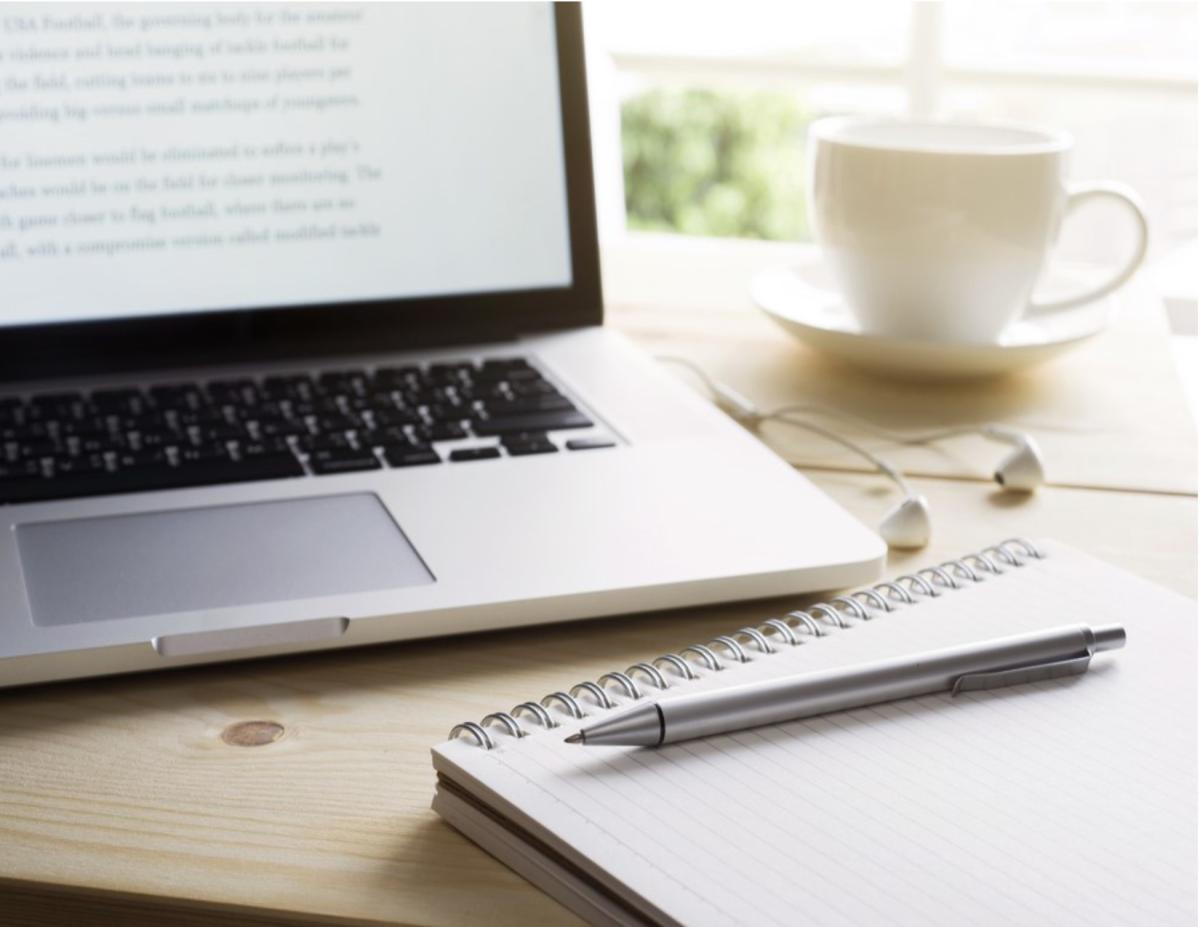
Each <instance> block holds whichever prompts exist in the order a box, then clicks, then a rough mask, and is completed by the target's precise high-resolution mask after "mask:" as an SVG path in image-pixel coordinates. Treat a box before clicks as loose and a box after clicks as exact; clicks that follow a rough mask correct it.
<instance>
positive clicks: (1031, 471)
mask: <svg viewBox="0 0 1200 927" xmlns="http://www.w3.org/2000/svg"><path fill="white" fill-rule="evenodd" d="M980 430H981V431H982V432H983V434H985V435H986V436H987V437H989V438H994V439H996V440H997V441H1005V442H1008V443H1009V444H1012V445H1015V446H1014V447H1013V449H1012V450H1011V451H1010V452H1009V453H1008V455H1007V456H1005V458H1004V459H1003V460H1002V461H1000V463H999V465H997V467H996V472H995V480H996V482H997V483H999V484H1000V485H1001V486H1003V487H1004V488H1005V489H1014V490H1017V491H1019V492H1033V491H1034V490H1035V489H1037V488H1038V487H1039V486H1041V485H1042V484H1043V483H1044V482H1046V471H1045V468H1044V467H1043V466H1042V455H1041V452H1040V451H1039V450H1038V446H1037V444H1035V443H1034V440H1033V438H1031V437H1029V435H1026V434H1022V433H1021V432H1019V431H1010V430H1008V429H1006V428H1000V427H999V426H996V425H986V426H984V427H983V428H982V429H980Z"/></svg>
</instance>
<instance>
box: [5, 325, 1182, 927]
mask: <svg viewBox="0 0 1200 927" xmlns="http://www.w3.org/2000/svg"><path fill="white" fill-rule="evenodd" d="M616 316H617V318H618V319H620V320H622V322H623V324H624V325H625V327H626V328H627V330H629V331H630V332H631V333H632V334H634V335H635V337H638V338H640V339H642V340H643V342H644V343H645V344H647V345H649V346H651V347H657V346H661V345H664V344H666V345H670V346H673V348H674V349H676V350H683V349H684V348H686V347H687V346H688V345H692V346H694V347H695V346H699V347H698V348H697V349H698V350H699V349H700V348H703V349H704V350H710V349H712V348H713V345H714V344H715V343H718V342H719V339H718V338H717V336H716V335H714V332H716V331H719V330H721V329H722V326H726V325H728V324H730V322H729V319H728V318H723V317H722V318H719V319H718V321H717V322H716V323H713V324H712V325H706V324H705V323H704V321H703V319H699V320H697V319H696V318H691V317H689V316H687V315H686V314H683V313H679V312H676V313H675V314H674V315H669V314H668V315H665V316H664V315H663V314H662V311H661V310H660V309H655V310H649V309H647V310H644V311H638V310H635V309H626V310H622V311H619V312H617V313H616ZM664 318H666V319H668V320H669V324H668V323H664V321H663V320H664ZM758 321H761V320H755V321H754V322H751V321H749V320H748V319H743V320H742V321H741V322H740V323H736V324H737V325H739V326H741V327H738V328H737V330H738V331H740V332H742V336H743V337H742V338H740V339H732V340H729V341H727V342H726V347H725V349H724V351H725V353H724V354H719V353H712V354H711V355H710V359H711V360H713V362H714V363H721V364H723V365H724V369H727V370H728V371H730V372H731V374H733V375H737V376H741V375H742V372H746V376H747V377H749V376H750V373H751V372H754V377H755V378H756V379H755V380H754V381H753V382H754V383H755V384H763V389H764V392H766V391H767V390H768V387H769V389H770V391H772V392H771V395H772V396H785V395H791V396H793V397H796V398H802V397H803V396H804V395H805V392H804V391H807V390H811V389H813V388H815V387H814V384H815V383H818V382H819V381H820V378H819V377H817V376H816V374H814V373H809V372H805V371H803V369H802V368H804V366H805V365H807V364H809V363H810V362H811V361H812V359H811V358H810V357H807V356H806V355H805V354H803V353H802V352H801V353H797V352H796V349H795V346H794V345H792V344H791V343H790V342H788V341H787V340H786V336H784V335H783V334H782V333H779V332H774V331H773V330H770V328H769V327H768V329H767V330H763V329H761V327H756V326H757V325H758ZM672 326H673V327H674V328H673V330H674V335H672V334H671V331H672ZM1146 337H1147V338H1148V339H1151V340H1150V341H1148V342H1147V345H1148V346H1147V347H1145V351H1146V355H1145V356H1146V357H1147V358H1149V357H1150V356H1151V354H1153V353H1154V352H1155V351H1157V350H1158V348H1163V344H1162V342H1163V336H1161V335H1157V336H1153V335H1152V334H1151V333H1146ZM1154 338H1157V342H1158V348H1155V347H1153V339H1154ZM689 339H690V340H689ZM1098 350H1100V349H1099V348H1098ZM1103 350H1106V351H1107V350H1110V349H1109V348H1104V349H1103ZM1122 350H1124V351H1125V352H1127V353H1128V352H1129V351H1131V350H1132V348H1130V347H1129V345H1128V344H1126V345H1114V346H1113V347H1112V348H1111V351H1112V352H1113V353H1116V354H1120V353H1121V352H1122ZM1137 350H1139V351H1140V350H1142V348H1138V349H1137ZM1163 350H1165V348H1163ZM742 351H749V352H751V353H746V354H744V355H743V354H741V353H739V352H742ZM1154 356H1157V355H1154ZM722 358H724V360H723V361H722ZM1147 362H1148V361H1147ZM1114 363H1115V362H1114ZM1155 363H1158V361H1156V362H1155ZM814 369H816V368H815V367H814ZM1115 369H1116V368H1111V369H1109V368H1106V367H1105V365H1104V364H1101V363H1099V362H1096V363H1091V362H1089V364H1081V366H1079V367H1078V368H1074V369H1073V372H1071V373H1070V377H1079V378H1081V380H1080V382H1079V383H1077V384H1075V386H1074V387H1073V389H1076V390H1077V393H1076V394H1077V395H1078V396H1079V397H1084V396H1088V395H1092V396H1099V395H1105V396H1107V395H1111V394H1110V393H1105V392H1103V389H1104V387H1103V384H1100V383H1099V380H1100V378H1102V377H1103V376H1110V375H1111V376H1115V375H1116V374H1115V373H1113V372H1112V370H1115ZM1105 370H1108V371H1109V372H1108V373H1105ZM823 375H824V374H823ZM838 376H839V377H842V376H845V375H844V374H838ZM1147 376H1149V374H1147ZM1089 378H1095V379H1089ZM836 382H838V383H841V384H842V385H843V386H844V387H845V389H846V390H848V393H847V395H857V396H858V397H859V399H857V400H856V402H859V401H861V402H862V403H867V402H868V398H869V395H871V394H873V395H877V396H878V397H880V398H879V399H878V402H879V403H880V405H879V407H878V408H879V409H889V410H890V409H892V408H893V406H895V407H898V406H900V405H903V403H901V402H899V400H897V401H896V402H895V403H893V398H894V397H892V398H888V394H887V393H886V391H880V390H879V388H878V386H876V387H872V388H871V390H870V391H868V389H867V387H865V386H862V385H861V384H859V385H855V383H854V381H853V380H845V379H841V380H838V381H836ZM1155 383H1156V384H1157V385H1155V386H1154V389H1155V390H1168V391H1169V383H1165V382H1164V381H1155ZM993 388H997V387H993ZM999 388H1001V389H1003V388H1013V389H1016V390H1017V391H1018V393H1019V392H1020V390H1021V389H1024V388H1025V387H1020V386H1013V385H1012V384H1010V385H1009V387H999ZM839 389H840V388H839ZM856 390H857V391H858V392H857V393H856V392H855V391H856ZM797 391H799V392H797ZM835 392H836V391H835ZM838 395H840V393H838ZM981 395H983V394H981ZM1080 401H1082V399H1081V400H1080ZM1029 408H1030V409H1033V408H1034V406H1033V405H1031V406H1030V407H1029ZM956 414H957V413H956ZM1030 414H1032V413H1030ZM1121 421H1122V423H1123V424H1122V425H1121V427H1122V428H1126V427H1130V425H1131V423H1130V421H1128V420H1126V419H1122V420H1121ZM1151 430H1154V433H1155V434H1156V435H1158V437H1161V438H1162V440H1163V442H1164V443H1162V444H1160V445H1159V448H1158V450H1156V451H1154V453H1161V454H1163V455H1168V456H1172V457H1174V456H1178V455H1183V456H1186V457H1187V458H1188V460H1189V461H1190V464H1189V465H1190V466H1191V467H1192V469H1193V475H1192V479H1193V480H1194V434H1193V433H1192V431H1191V428H1190V422H1187V423H1182V424H1181V422H1180V421H1179V420H1177V419H1176V418H1174V417H1172V416H1168V417H1167V418H1166V419H1164V420H1163V421H1160V422H1158V423H1157V424H1155V425H1154V427H1153V429H1151ZM1160 431H1161V432H1162V434H1159V432H1160ZM1167 432H1170V434H1167ZM1148 433H1149V431H1148V430H1146V429H1143V430H1142V431H1141V432H1137V435H1138V436H1134V431H1132V430H1131V431H1128V432H1126V438H1125V440H1126V441H1128V442H1129V443H1135V442H1139V441H1144V440H1147V439H1146V438H1145V435H1146V434H1148ZM1164 436H1165V437H1164ZM768 437H770V436H768ZM1157 439H1158V438H1156V440H1157ZM1098 440H1099V439H1096V438H1095V436H1093V437H1092V438H1089V439H1088V440H1084V439H1082V438H1081V439H1080V440H1079V441H1078V442H1074V441H1071V442H1064V443H1063V444H1062V446H1061V448H1059V447H1056V448H1055V450H1054V456H1053V459H1052V461H1051V463H1052V465H1053V466H1054V467H1055V468H1056V470H1057V471H1058V472H1059V473H1068V472H1071V473H1075V474H1086V473H1087V472H1089V471H1088V467H1092V468H1093V471H1094V472H1098V469H1102V468H1100V467H1099V465H1098V464H1097V461H1096V460H1088V461H1084V460H1083V458H1086V457H1093V458H1097V459H1100V458H1103V457H1104V456H1105V455H1111V454H1112V451H1111V448H1112V447H1113V444H1112V443H1111V442H1108V443H1097V442H1098ZM1106 441H1107V439H1106ZM787 451H788V453H789V454H795V456H796V457H798V458H800V459H804V460H805V461H806V462H807V463H811V464H816V465H818V466H816V467H809V468H808V469H807V472H808V475H809V476H810V477H811V478H812V479H813V480H814V481H815V482H816V483H817V484H818V485H820V486H821V487H823V488H824V489H825V490H827V491H828V492H829V493H830V494H831V495H833V496H834V497H835V498H836V499H838V500H839V501H840V502H841V503H842V504H843V505H844V506H845V507H846V508H848V509H849V510H850V511H851V512H852V513H854V514H855V515H857V516H858V517H860V518H862V519H863V520H864V521H866V522H867V523H869V524H874V523H875V522H876V521H878V519H879V517H880V516H881V515H882V514H883V512H884V511H886V509H887V508H888V507H889V506H890V505H891V504H893V503H894V501H895V496H894V494H893V492H892V490H891V489H890V487H889V485H888V484H887V483H885V482H884V481H883V480H882V479H880V478H878V477H876V476H873V475H864V474H863V473H861V472H855V467H847V465H846V461H845V460H844V459H841V458H837V457H830V456H827V454H826V452H825V451H824V450H823V449H818V448H817V447H816V445H808V444H805V443H804V442H800V444H799V445H794V446H789V448H787ZM997 451H998V449H997V448H995V447H994V446H990V445H989V446H986V447H983V448H977V447H974V446H969V445H966V446H961V447H956V448H955V449H954V450H953V452H952V456H953V455H959V458H956V459H955V461H954V463H953V465H951V464H949V463H945V464H944V465H943V464H938V465H937V466H935V465H933V464H930V465H929V466H928V467H921V468H920V469H923V470H928V471H929V472H935V471H939V470H940V471H941V478H919V479H916V480H915V481H914V482H915V484H916V487H917V488H918V490H919V491H921V492H922V493H924V494H925V495H926V496H927V497H928V499H929V501H930V505H931V506H932V508H933V511H934V525H935V537H934V541H933V543H932V545H931V546H930V547H929V548H928V549H926V550H924V551H921V552H919V553H916V554H905V555H897V554H893V556H892V558H891V562H890V567H891V571H892V572H896V571H904V570H908V569H912V568H914V567H917V566H921V565H925V564H930V563H935V562H939V561H941V560H945V559H947V558H949V557H952V556H956V555H958V554H961V553H964V552H966V551H969V550H974V549H977V548H979V547H981V546H985V545H987V544H990V543H992V542H994V541H996V540H998V539H1000V538H1003V537H1006V536H1010V535H1026V536H1031V537H1038V536H1054V537H1056V538H1058V539H1060V540H1063V541H1066V542H1068V543H1070V544H1074V545H1076V546H1078V547H1080V548H1082V549H1083V550H1085V551H1088V552H1090V553H1093V554H1095V555H1097V556H1100V557H1102V558H1104V559H1107V560H1109V561H1111V562H1113V563H1115V564H1120V565H1122V566H1124V567H1126V568H1127V569H1130V570H1132V571H1133V572H1135V573H1138V574H1141V575H1142V576H1145V577H1147V578H1149V579H1152V580H1154V581H1157V582H1160V583H1163V584H1164V585H1167V586H1169V587H1171V588H1173V589H1176V590H1179V591H1180V592H1183V593H1185V594H1189V595H1194V594H1195V584H1196V548H1195V530H1196V501H1195V497H1194V494H1192V493H1190V492H1189V491H1188V489H1187V484H1186V481H1185V480H1183V479H1182V478H1181V476H1180V474H1181V472H1182V469H1181V467H1180V465H1179V462H1178V460H1175V459H1172V460H1170V461H1167V462H1165V463H1163V464H1162V465H1161V466H1159V467H1157V469H1156V468H1155V467H1154V466H1152V465H1151V463H1149V462H1147V461H1151V459H1152V458H1153V456H1154V453H1150V452H1149V451H1146V450H1145V449H1144V448H1142V449H1141V450H1139V454H1140V456H1138V455H1132V454H1131V455H1127V456H1126V457H1120V456H1119V455H1117V456H1114V457H1112V458H1111V459H1112V461H1113V463H1112V467H1113V472H1116V471H1117V470H1120V472H1121V476H1120V479H1119V480H1117V482H1119V483H1125V482H1130V481H1131V479H1132V481H1133V482H1134V484H1135V485H1133V486H1130V487H1123V488H1121V489H1119V490H1118V489H1113V488H1109V489H1094V488H1073V487H1068V486H1058V487H1050V488H1047V489H1045V490H1043V491H1041V492H1038V493H1037V494H1035V495H1032V496H1015V495H1010V494H1005V493H1002V492H1000V491H999V490H997V489H996V488H994V487H993V486H992V485H991V484H990V483H988V482H986V467H987V466H988V465H989V464H990V462H991V461H993V460H994V459H995V457H996V456H998V454H997ZM1137 461H1141V463H1137ZM1143 465H1144V471H1143V470H1140V469H1139V467H1142V466H1143ZM1122 468H1123V469H1122ZM1139 474H1142V475H1144V476H1145V479H1144V480H1141V478H1140V477H1139ZM1139 480H1140V482H1141V484H1142V485H1137V484H1138V482H1139ZM1077 481H1078V482H1082V483H1085V484H1096V485H1103V484H1105V482H1106V481H1105V480H1102V479H1098V478H1092V477H1089V478H1087V479H1084V478H1083V477H1078V479H1077ZM1067 482H1070V481H1067ZM1107 482H1108V483H1112V482H1114V481H1113V480H1108V481H1107ZM1139 490H1153V491H1139ZM803 601H805V600H804V599H798V600H788V601H774V602H768V601H759V602H749V603H738V604H729V605H718V606H712V607H707V608H701V609H691V610H687V611H681V612H671V613H658V614H652V615H635V616H627V617H621V618H611V619H605V620H599V621H590V622H582V623H575V624H566V625H556V626H550V627H544V628H534V629H525V630H518V631H511V632H498V633H490V634H480V635H474V636H470V637H461V638H455V639H441V640H432V641H423V642H416V643H410V644H403V645H391V646H382V647H375V648H369V649H363V650H357V651H342V652H338V653H330V654H318V655H308V656H301V657H293V658H284V659H276V660H265V661H257V662H249V663H241V664H230V665H224V666H214V667H206V668H198V669H190V670H181V671H177V672H172V673H162V674H145V675H141V676H131V677H124V678H109V679H101V680H91V681H82V682H78V683H68V684H59V685H51V686H42V687H36V688H28V689H23V690H13V691H6V692H2V693H0V923H2V924H4V925H6V927H10V925H39V927H48V925H56V927H57V925H64V924H87V925H104V924H120V925H182V927H193V925H215V924H222V925H225V924H243V925H253V927H259V925H282V924H289V925H313V924H322V925H366V924H371V925H382V924H388V925H397V924H408V925H487V927H503V925H530V924H546V925H552V924H570V923H577V921H575V919H574V918H573V916H572V915H570V914H569V913H568V912H567V911H566V910H565V909H563V908H562V907H560V906H559V905H558V904H557V903H555V902H553V901H551V900H550V899H549V898H548V897H547V896H545V895H543V894H542V893H541V892H539V891H537V890H535V889H533V888H531V887H530V886H529V885H527V884H526V883H525V882H524V881H523V880H521V879H520V878H518V877H517V876H515V875H514V874H512V873H511V872H510V871H509V870H508V869H506V868H505V867H504V866H502V865H501V864H499V863H497V862H496V861H494V860H493V859H491V858H490V857H488V856H487V855H486V854H484V853H483V852H482V851H480V850H479V849H477V848H476V847H475V846H474V845H473V844H471V843H470V842H469V841H467V840H465V839H464V838H462V837H461V836H459V835H458V834H457V833H456V832H454V831H453V830H451V829H450V828H449V827H447V826H445V825H444V824H442V823H441V822H440V820H439V819H438V818H437V817H436V816H435V815H434V814H433V813H432V812H431V811H430V810H429V802H430V799H431V796H432V790H433V781H434V777H433V771H432V768H431V766H430V760H429V749H430V747H431V745H433V744H434V743H437V742H439V741H440V740H442V739H443V738H444V737H445V736H446V734H447V732H448V731H449V729H450V727H451V726H452V725H454V724H455V723H457V722H459V721H462V720H466V719H478V718H480V717H482V716H483V715H485V714H487V713H488V712H490V711H495V710H498V709H506V708H508V707H510V706H512V705H514V704H515V703H517V702H519V701H523V700H526V699H529V698H535V697H538V696H540V695H541V694H543V693H546V692H550V691H553V690H556V689H562V688H567V687H569V686H570V685H572V684H573V683H575V682H577V681H580V680H583V679H594V678H595V677H596V676H598V675H599V674H601V673H603V672H605V671H607V670H610V669H614V668H615V669H622V668H624V667H626V666H628V665H629V664H631V663H633V662H635V661H636V660H640V659H645V658H647V657H653V656H655V655H656V654H658V653H662V652H664V651H667V650H672V649H677V648H679V647H680V646H683V645H685V644H687V643H690V642H692V641H696V640H706V639H708V638H710V637H711V636H712V635H714V634H717V633H721V632H726V631H729V630H732V629H736V628H738V627H741V626H743V625H746V624H748V623H751V622H755V621H758V620H761V619H763V618H765V617H770V616H772V615H774V614H778V613H780V612H782V611H784V610H786V609H788V608H792V607H795V606H796V605H797V604H799V603H802V602H803Z"/></svg>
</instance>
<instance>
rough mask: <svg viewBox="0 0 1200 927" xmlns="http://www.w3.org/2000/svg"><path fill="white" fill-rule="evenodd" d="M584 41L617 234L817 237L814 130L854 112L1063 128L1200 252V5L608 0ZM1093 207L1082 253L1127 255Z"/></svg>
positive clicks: (1084, 159) (594, 7)
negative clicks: (807, 179)
mask: <svg viewBox="0 0 1200 927" xmlns="http://www.w3.org/2000/svg"><path fill="white" fill-rule="evenodd" d="M585 28H586V29H587V33H588V46H589V54H590V65H589V68H590V76H591V85H592V96H593V106H594V110H595V112H594V124H595V125H594V134H595V145H596V166H597V191H598V198H599V201H600V202H599V204H600V210H601V230H602V234H604V235H605V236H606V237H607V236H612V235H619V234H623V233H624V232H625V231H626V230H643V229H649V230H654V231H667V232H675V233H681V234H701V235H717V236H729V237H743V238H767V239H783V240H795V239H805V238H807V237H808V234H809V233H808V225H807V222H806V217H805V207H804V194H803V186H804V163H803V158H804V134H805V128H806V126H807V125H808V123H809V122H810V121H811V120H812V119H814V118H818V117H820V116H825V115H832V114H837V113H873V114H886V115H896V116H904V115H907V116H912V117H915V118H950V119H966V120H971V119H984V120H1002V121H1018V122H1027V123H1033V124H1041V125H1046V126H1051V127H1056V128H1066V129H1068V130H1070V131H1071V132H1072V133H1073V134H1074V135H1075V139H1076V148H1075V152H1074V154H1073V162H1072V168H1071V173H1072V175H1073V176H1074V177H1077V178H1079V179H1101V178H1103V179H1118V180H1122V181H1124V182H1126V183H1128V184H1130V185H1131V186H1133V187H1134V188H1135V189H1137V190H1138V191H1139V193H1141V195H1142V197H1143V198H1144V200H1145V201H1146V204H1147V210H1148V212H1149V215H1150V219H1151V224H1152V236H1153V237H1152V253H1163V252H1165V251H1167V250H1170V248H1172V247H1173V246H1175V245H1177V244H1179V243H1180V242H1183V241H1186V240H1189V239H1191V238H1194V237H1195V235H1196V158H1197V119H1196V64H1195V62H1196V56H1197V7H1196V5H1195V4H1193V3H1190V2H1155V0H1149V2H1138V3H1134V2H1044V3H1014V2H1006V0H975V2H970V3H967V2H944V3H943V2H913V3H885V2H877V3H841V4H821V5H817V4H809V3H795V4H784V3H766V2H741V3H738V4H737V5H733V4H692V3H679V2H658V3H653V4H644V3H632V2H624V0H616V2H611V0H610V2H605V3H596V4H589V5H587V6H586V8H585ZM1095 208H1096V216H1095V221H1089V222H1074V223H1070V224H1069V226H1068V229H1067V231H1066V236H1067V237H1066V241H1065V242H1064V244H1065V251H1066V252H1067V253H1068V254H1072V255H1073V256H1076V257H1086V258H1094V259H1106V258H1110V257H1112V256H1114V255H1115V254H1118V253H1120V252H1122V251H1123V250H1124V247H1125V240H1124V238H1123V235H1124V233H1123V232H1122V233H1115V234H1114V233H1112V232H1111V229H1113V228H1117V227H1120V228H1122V229H1123V228H1124V226H1123V224H1122V223H1120V222H1119V221H1117V219H1116V217H1115V214H1114V216H1113V217H1109V216H1108V215H1107V214H1106V213H1105V212H1104V208H1103V207H1101V206H1097V207H1095ZM1109 218H1112V219H1113V223H1112V225H1110V224H1109V222H1108V219H1109Z"/></svg>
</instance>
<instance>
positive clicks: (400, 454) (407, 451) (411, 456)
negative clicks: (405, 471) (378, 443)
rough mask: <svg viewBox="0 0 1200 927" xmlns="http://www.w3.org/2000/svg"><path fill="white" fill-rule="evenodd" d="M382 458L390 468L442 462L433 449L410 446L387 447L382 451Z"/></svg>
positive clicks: (395, 445)
mask: <svg viewBox="0 0 1200 927" xmlns="http://www.w3.org/2000/svg"><path fill="white" fill-rule="evenodd" d="M383 456H384V458H385V459H386V460H387V462H388V465H389V466H392V467H417V466H421V465H423V464H435V463H441V462H442V458H441V457H439V456H438V453H437V451H435V450H434V449H433V448H431V447H422V446H419V445H412V444H392V445H388V446H386V447H385V448H384V449H383Z"/></svg>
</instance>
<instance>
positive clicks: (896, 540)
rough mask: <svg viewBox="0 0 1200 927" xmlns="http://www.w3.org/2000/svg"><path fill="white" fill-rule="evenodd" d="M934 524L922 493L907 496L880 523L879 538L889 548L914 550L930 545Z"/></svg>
mask: <svg viewBox="0 0 1200 927" xmlns="http://www.w3.org/2000/svg"><path fill="white" fill-rule="evenodd" d="M932 533H933V524H932V523H931V522H930V519H929V503H928V502H926V501H925V497H924V496H922V495H921V494H920V493H913V494H912V495H910V496H905V498H904V499H903V500H901V502H900V504H899V505H897V506H896V507H895V508H894V509H892V510H891V511H890V512H888V513H887V515H885V516H884V517H883V521H881V522H880V523H879V536H880V537H881V538H883V539H884V541H886V542H887V546H888V547H894V548H896V549H897V550H913V549H916V548H918V547H924V546H925V545H926V544H928V543H929V537H930V535H931V534H932Z"/></svg>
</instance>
